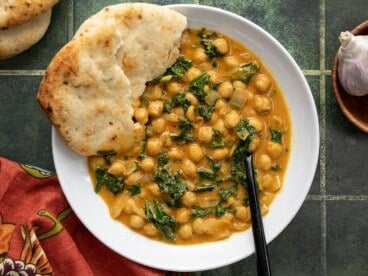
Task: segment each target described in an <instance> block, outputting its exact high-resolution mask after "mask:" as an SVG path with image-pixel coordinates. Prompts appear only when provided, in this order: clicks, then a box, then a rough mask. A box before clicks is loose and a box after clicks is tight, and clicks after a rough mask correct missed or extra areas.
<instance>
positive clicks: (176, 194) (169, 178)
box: [154, 168, 186, 206]
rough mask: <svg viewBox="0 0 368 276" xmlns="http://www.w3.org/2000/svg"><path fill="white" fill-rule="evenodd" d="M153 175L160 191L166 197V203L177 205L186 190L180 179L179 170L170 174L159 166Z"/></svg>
mask: <svg viewBox="0 0 368 276" xmlns="http://www.w3.org/2000/svg"><path fill="white" fill-rule="evenodd" d="M154 177H155V181H156V183H157V185H158V187H159V188H160V191H161V192H162V193H164V194H166V196H167V197H168V198H167V203H168V204H169V205H170V206H179V203H180V202H179V200H180V198H181V197H182V196H183V194H184V193H185V191H186V185H185V183H184V182H182V181H181V179H180V177H179V172H178V171H177V172H176V174H175V175H170V174H169V172H168V171H167V170H166V169H163V168H159V169H158V170H156V172H155V176H154Z"/></svg>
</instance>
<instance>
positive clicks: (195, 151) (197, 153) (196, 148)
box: [188, 143, 204, 162]
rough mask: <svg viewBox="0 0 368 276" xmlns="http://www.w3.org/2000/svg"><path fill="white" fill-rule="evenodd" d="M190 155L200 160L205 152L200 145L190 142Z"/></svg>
mask: <svg viewBox="0 0 368 276" xmlns="http://www.w3.org/2000/svg"><path fill="white" fill-rule="evenodd" d="M188 155H189V158H190V159H191V160H193V161H194V162H199V161H201V160H202V159H203V157H204V153H203V150H202V148H201V146H200V145H198V144H197V143H193V144H190V145H189V146H188Z"/></svg>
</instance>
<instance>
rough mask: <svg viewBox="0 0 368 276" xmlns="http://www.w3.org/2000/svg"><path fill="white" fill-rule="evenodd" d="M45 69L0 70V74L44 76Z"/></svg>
mask: <svg viewBox="0 0 368 276" xmlns="http://www.w3.org/2000/svg"><path fill="white" fill-rule="evenodd" d="M44 73H45V70H0V76H43V75H44Z"/></svg>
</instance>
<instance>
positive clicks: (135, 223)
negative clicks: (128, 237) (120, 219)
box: [129, 215, 144, 229]
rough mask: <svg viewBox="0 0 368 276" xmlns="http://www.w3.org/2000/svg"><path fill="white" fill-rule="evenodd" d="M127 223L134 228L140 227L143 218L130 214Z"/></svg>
mask: <svg viewBox="0 0 368 276" xmlns="http://www.w3.org/2000/svg"><path fill="white" fill-rule="evenodd" d="M129 224H130V226H131V227H132V228H134V229H141V228H142V227H143V225H144V219H143V218H141V217H140V216H137V215H132V216H131V217H130V219H129Z"/></svg>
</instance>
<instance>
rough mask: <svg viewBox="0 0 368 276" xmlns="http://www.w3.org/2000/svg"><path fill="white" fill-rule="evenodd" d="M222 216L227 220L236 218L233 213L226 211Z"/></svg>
mask: <svg viewBox="0 0 368 276" xmlns="http://www.w3.org/2000/svg"><path fill="white" fill-rule="evenodd" d="M221 218H222V219H224V220H227V221H232V220H233V219H234V215H233V214H231V213H225V214H224V215H223V216H222V217H221Z"/></svg>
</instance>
